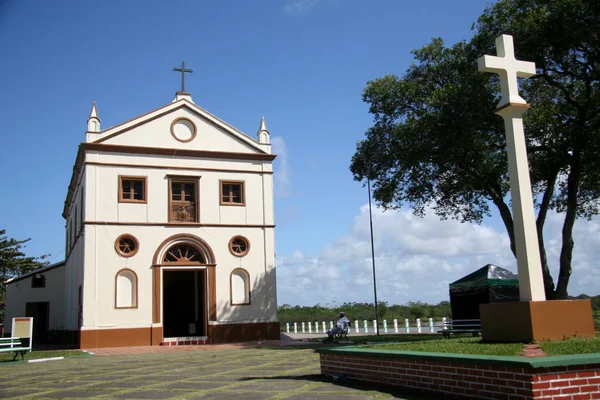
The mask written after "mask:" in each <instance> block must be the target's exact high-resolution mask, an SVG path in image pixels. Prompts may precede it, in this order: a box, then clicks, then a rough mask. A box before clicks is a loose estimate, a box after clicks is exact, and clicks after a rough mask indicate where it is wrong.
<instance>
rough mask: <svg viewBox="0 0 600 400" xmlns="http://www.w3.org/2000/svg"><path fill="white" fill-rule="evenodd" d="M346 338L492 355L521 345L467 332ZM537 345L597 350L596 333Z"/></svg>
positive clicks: (555, 351)
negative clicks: (483, 338) (486, 340)
mask: <svg viewBox="0 0 600 400" xmlns="http://www.w3.org/2000/svg"><path fill="white" fill-rule="evenodd" d="M349 340H351V341H352V342H353V343H354V344H356V345H358V346H359V347H361V348H372V349H381V350H400V351H424V352H433V353H457V354H480V355H494V356H520V355H521V352H522V350H523V346H524V343H483V342H482V341H481V338H479V337H472V336H471V335H470V334H464V335H453V336H452V337H451V338H450V339H442V338H441V337H440V336H439V335H432V334H411V335H381V336H353V337H351V338H349ZM539 345H540V347H541V348H542V350H543V351H544V352H545V353H546V355H548V356H558V355H568V354H584V353H600V337H598V336H596V337H595V338H587V339H579V338H571V339H565V340H559V341H555V342H549V341H547V342H541V343H539Z"/></svg>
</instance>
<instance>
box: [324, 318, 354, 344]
mask: <svg viewBox="0 0 600 400" xmlns="http://www.w3.org/2000/svg"><path fill="white" fill-rule="evenodd" d="M348 326H350V320H349V319H348V318H346V314H345V313H344V312H341V313H340V319H338V322H337V324H336V326H335V327H334V328H333V329H329V330H328V331H327V336H328V337H327V339H325V340H323V343H327V342H331V341H333V335H335V334H336V333H338V332H342V331H343V330H344V329H345V328H347V327H348Z"/></svg>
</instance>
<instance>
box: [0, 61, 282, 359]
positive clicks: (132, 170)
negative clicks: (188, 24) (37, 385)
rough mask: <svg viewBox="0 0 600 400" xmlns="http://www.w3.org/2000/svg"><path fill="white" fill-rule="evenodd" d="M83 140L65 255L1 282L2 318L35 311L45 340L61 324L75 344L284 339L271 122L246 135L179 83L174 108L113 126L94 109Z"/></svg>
mask: <svg viewBox="0 0 600 400" xmlns="http://www.w3.org/2000/svg"><path fill="white" fill-rule="evenodd" d="M182 69H184V68H183V65H182ZM186 71H187V70H186ZM182 74H183V71H182ZM85 135H86V140H85V142H84V143H81V145H80V146H79V151H78V153H77V158H76V161H75V165H74V167H73V175H72V177H71V182H70V185H69V189H68V194H67V198H66V201H65V205H64V209H63V217H64V218H65V220H66V260H65V261H64V262H62V263H58V264H55V265H52V266H49V267H46V268H44V269H42V270H39V271H35V272H33V273H31V274H27V275H24V276H21V277H18V278H14V279H12V280H10V281H8V282H7V309H6V318H5V321H7V323H6V326H8V325H9V321H10V320H11V318H12V317H21V316H33V317H34V330H35V331H36V332H38V336H39V337H40V338H42V337H43V332H44V331H45V332H48V331H49V330H64V331H68V332H71V333H72V336H73V337H74V338H76V339H75V340H76V341H78V345H79V347H81V348H96V347H112V346H136V345H161V344H162V345H182V344H202V343H222V342H236V341H249V340H261V339H262V340H264V339H279V322H278V320H277V296H276V277H275V238H274V229H275V224H274V211H273V168H272V163H273V160H274V159H275V157H276V156H275V155H274V154H271V144H270V134H269V131H268V130H267V127H266V124H265V120H264V118H262V120H261V122H260V127H259V130H258V132H257V136H256V139H255V138H252V137H249V136H247V135H246V134H244V133H243V132H241V131H239V130H238V129H236V128H234V127H233V126H231V125H229V124H227V123H226V122H225V121H223V120H221V119H219V118H217V117H216V116H214V115H212V114H211V113H209V112H207V111H206V110H204V109H203V108H201V107H199V106H198V105H196V104H195V103H194V102H193V100H192V97H191V95H190V94H189V93H187V92H185V91H184V87H183V79H182V90H181V91H179V92H177V93H176V97H175V99H174V100H173V101H172V102H171V103H169V104H167V105H165V106H162V107H160V108H158V109H155V110H153V111H150V112H148V113H146V114H144V115H142V116H139V117H136V118H134V119H131V120H129V121H126V122H123V123H121V124H119V125H117V126H114V127H111V128H108V129H104V130H102V129H101V128H100V117H99V115H98V112H97V109H96V104H95V103H94V105H93V106H92V110H91V114H90V116H89V118H88V122H87V132H86V133H85ZM34 343H35V334H34Z"/></svg>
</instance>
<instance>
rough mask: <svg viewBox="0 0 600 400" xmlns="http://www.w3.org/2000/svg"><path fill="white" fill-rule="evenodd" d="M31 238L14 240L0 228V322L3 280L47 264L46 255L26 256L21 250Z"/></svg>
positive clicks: (4, 293)
mask: <svg viewBox="0 0 600 400" xmlns="http://www.w3.org/2000/svg"><path fill="white" fill-rule="evenodd" d="M30 240H31V239H24V240H16V239H13V238H9V237H7V236H6V230H4V229H0V322H2V321H3V320H4V306H5V304H6V285H5V284H4V282H5V281H6V280H7V279H10V278H12V277H15V276H19V275H23V274H26V273H28V272H31V271H35V270H36V269H39V268H42V267H44V266H46V265H48V264H49V262H48V261H47V260H46V259H47V258H48V257H49V254H48V255H43V256H40V257H28V256H27V255H25V253H24V252H23V249H24V247H25V243H27V242H29V241H30Z"/></svg>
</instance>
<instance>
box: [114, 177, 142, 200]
mask: <svg viewBox="0 0 600 400" xmlns="http://www.w3.org/2000/svg"><path fill="white" fill-rule="evenodd" d="M119 203H146V178H145V177H143V176H142V177H133V176H119Z"/></svg>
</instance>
